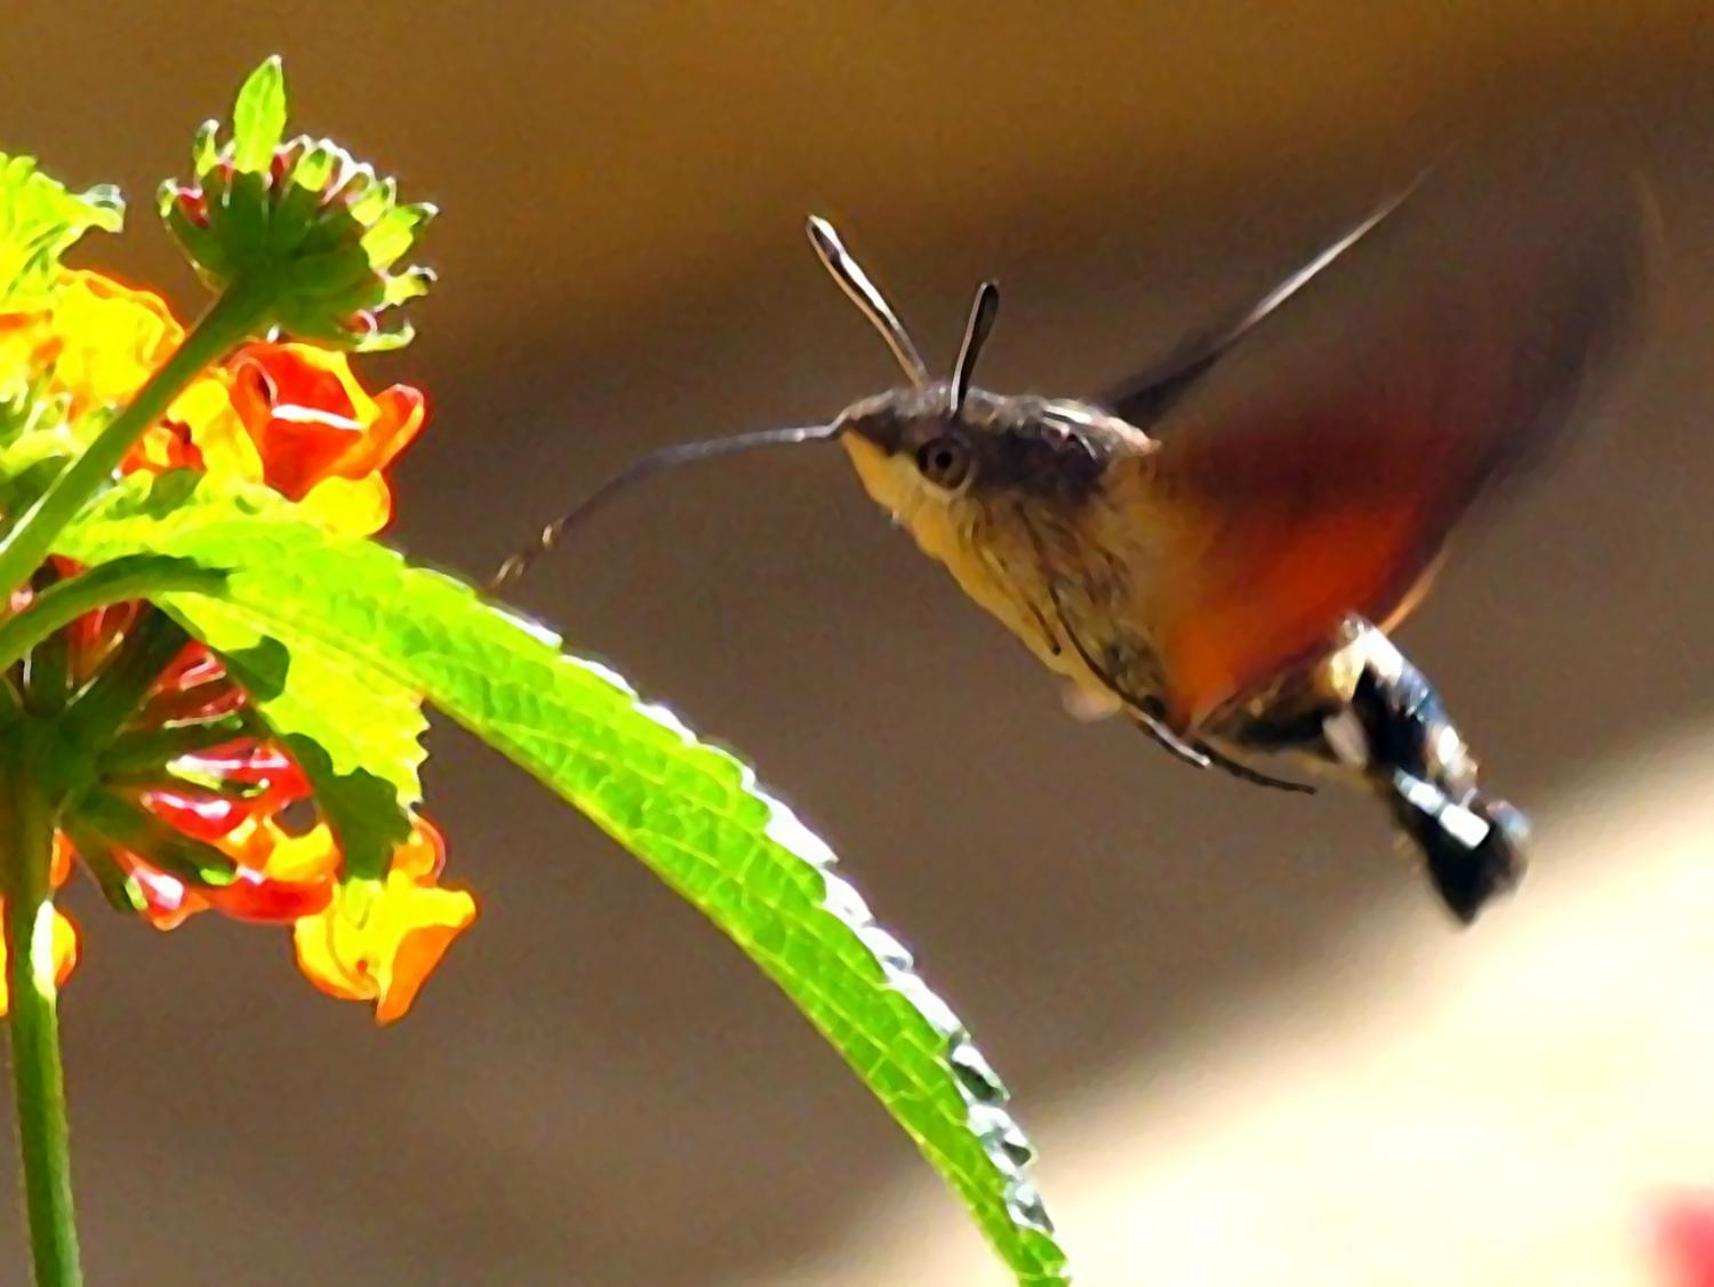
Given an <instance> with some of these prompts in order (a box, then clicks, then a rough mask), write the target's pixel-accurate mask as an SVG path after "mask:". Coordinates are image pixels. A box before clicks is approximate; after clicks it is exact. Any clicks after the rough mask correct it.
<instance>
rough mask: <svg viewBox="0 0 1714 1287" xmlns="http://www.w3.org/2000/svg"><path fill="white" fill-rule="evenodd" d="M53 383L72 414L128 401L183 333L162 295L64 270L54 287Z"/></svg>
mask: <svg viewBox="0 0 1714 1287" xmlns="http://www.w3.org/2000/svg"><path fill="white" fill-rule="evenodd" d="M52 325H53V331H54V334H55V336H56V338H57V339H58V340H59V343H60V348H59V352H58V354H57V355H56V357H55V359H54V372H53V383H54V385H55V386H57V387H58V388H60V389H63V390H65V391H66V392H68V393H70V394H71V398H72V414H73V415H77V414H80V413H82V412H84V411H87V410H90V409H93V408H96V407H102V406H106V405H108V404H110V403H121V402H125V401H127V400H128V399H129V398H130V397H131V395H132V394H133V393H135V392H136V391H137V390H138V389H139V388H141V387H142V384H143V381H145V380H147V379H148V378H149V376H150V375H151V374H153V373H154V371H155V368H156V367H158V366H160V365H161V364H162V363H163V362H165V361H166V360H167V358H168V357H169V356H171V354H172V352H173V350H174V349H176V348H177V347H178V346H179V342H180V341H181V340H183V339H184V328H183V327H181V326H180V325H179V324H178V323H177V322H176V321H174V320H173V315H172V313H171V312H169V311H168V309H167V306H166V304H165V302H164V301H162V299H161V298H160V296H158V295H154V294H151V293H150V292H148V291H141V290H132V289H131V288H130V287H128V286H125V285H122V284H121V283H119V282H116V281H114V280H112V279H111V278H108V277H103V276H102V275H101V274H99V273H92V272H66V273H63V274H62V275H61V277H60V281H59V283H58V285H57V287H56V289H55V292H54V305H53V323H52Z"/></svg>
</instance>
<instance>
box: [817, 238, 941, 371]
mask: <svg viewBox="0 0 1714 1287" xmlns="http://www.w3.org/2000/svg"><path fill="white" fill-rule="evenodd" d="M809 241H810V245H812V246H814V247H815V253H816V255H817V257H818V258H820V260H821V264H822V267H824V268H826V269H827V271H828V272H829V273H830V274H831V275H832V277H833V280H834V281H836V282H838V283H839V289H841V290H842V291H844V292H845V294H846V295H847V296H848V297H849V298H850V300H851V302H852V303H853V304H855V305H857V308H858V311H860V312H861V313H862V314H863V316H864V317H866V318H868V319H869V325H871V326H873V327H874V328H875V329H876V330H877V331H879V332H880V333H881V338H882V339H883V340H885V341H886V342H887V347H888V348H889V349H891V350H892V351H893V357H894V358H896V359H897V360H898V363H899V365H900V366H901V367H903V368H904V372H905V374H906V375H907V376H909V377H910V382H911V383H912V384H914V385H915V386H916V387H917V388H919V389H924V388H927V387H928V384H929V378H928V367H927V366H925V365H924V364H923V360H922V354H920V353H918V352H917V346H916V345H914V344H912V343H911V337H910V336H909V335H907V334H905V328H904V324H903V323H901V322H900V321H899V318H898V314H896V313H894V312H893V309H892V306H891V305H889V304H888V303H887V297H886V296H885V295H883V294H881V292H880V289H879V288H878V287H877V286H876V285H875V283H874V282H872V281H870V280H869V275H868V274H867V273H865V272H864V271H863V266H862V265H861V264H859V263H858V262H857V261H856V260H855V259H853V258H852V257H851V254H850V252H849V251H847V250H846V249H845V246H844V244H843V243H842V242H841V241H840V240H839V234H838V233H837V232H835V231H834V230H833V225H832V224H830V223H828V222H827V220H825V219H823V218H821V217H820V216H819V215H811V216H810V217H809Z"/></svg>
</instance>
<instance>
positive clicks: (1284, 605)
mask: <svg viewBox="0 0 1714 1287" xmlns="http://www.w3.org/2000/svg"><path fill="white" fill-rule="evenodd" d="M1496 177H1499V178H1500V179H1501V181H1500V182H1499V183H1497V184H1496V182H1495V179H1496ZM1442 178H1443V176H1442V175H1441V174H1439V173H1437V174H1436V175H1435V176H1434V178H1433V179H1432V180H1430V184H1429V188H1432V189H1433V190H1432V191H1430V190H1429V189H1428V188H1425V189H1424V190H1423V191H1422V192H1420V193H1419V194H1418V196H1417V197H1415V198H1414V199H1413V200H1411V201H1410V202H1408V203H1407V204H1406V205H1405V207H1404V208H1403V209H1402V210H1400V211H1399V212H1398V213H1397V214H1396V215H1394V216H1393V218H1391V219H1389V220H1387V221H1386V222H1385V223H1384V224H1382V225H1381V226H1380V227H1378V228H1376V229H1375V230H1374V231H1373V232H1370V233H1369V234H1368V235H1367V236H1366V237H1364V238H1363V241H1362V243H1361V244H1360V245H1358V246H1356V247H1355V248H1353V249H1351V250H1349V251H1347V253H1346V254H1345V255H1344V256H1343V257H1341V258H1340V259H1339V262H1338V264H1337V265H1336V266H1335V267H1334V268H1333V269H1332V270H1331V271H1329V272H1327V273H1324V274H1322V275H1321V276H1319V277H1317V278H1316V279H1315V281H1314V282H1313V283H1312V284H1310V285H1309V286H1308V287H1307V288H1305V289H1304V290H1303V291H1302V292H1301V293H1299V294H1294V295H1292V297H1291V299H1290V302H1289V305H1288V306H1285V307H1281V308H1279V309H1277V310H1272V309H1271V308H1270V309H1269V310H1267V315H1266V317H1265V318H1263V319H1262V320H1261V321H1260V322H1259V323H1258V324H1256V325H1254V326H1247V327H1246V331H1245V340H1244V343H1243V344H1241V345H1238V346H1237V347H1236V350H1235V351H1233V352H1231V353H1230V354H1229V355H1227V356H1220V360H1219V361H1218V363H1209V364H1206V366H1205V369H1207V372H1208V373H1207V374H1202V373H1201V371H1200V370H1199V371H1198V372H1197V373H1196V374H1198V375H1200V376H1201V379H1200V382H1198V383H1196V385H1195V387H1194V388H1192V389H1191V390H1189V393H1190V395H1191V396H1183V395H1182V392H1181V391H1180V390H1178V389H1176V388H1175V389H1174V390H1173V398H1172V399H1171V400H1170V402H1169V405H1171V408H1172V409H1171V410H1170V411H1169V412H1168V413H1167V414H1166V415H1165V416H1164V418H1163V419H1162V420H1161V421H1160V423H1158V424H1157V425H1153V426H1151V432H1153V433H1157V434H1158V436H1159V438H1160V440H1161V444H1162V445H1161V446H1160V448H1159V450H1158V451H1155V452H1153V453H1150V454H1149V455H1147V456H1144V457H1141V458H1139V459H1138V460H1136V461H1134V462H1127V463H1126V465H1125V466H1124V468H1125V469H1127V470H1129V471H1130V473H1131V474H1132V477H1131V478H1129V479H1127V480H1121V485H1130V486H1135V487H1138V488H1142V489H1145V490H1146V492H1147V494H1148V495H1149V496H1150V497H1152V498H1153V499H1154V501H1155V504H1156V505H1158V506H1164V507H1165V509H1166V512H1167V513H1168V514H1169V515H1171V517H1172V519H1173V522H1172V526H1171V531H1170V533H1169V535H1168V538H1167V541H1166V544H1165V548H1164V552H1163V558H1162V565H1161V567H1160V569H1159V571H1158V579H1157V580H1156V582H1155V584H1154V587H1153V593H1154V595H1155V596H1156V598H1155V602H1154V603H1153V604H1152V612H1151V616H1152V619H1153V620H1154V622H1155V623H1156V627H1157V630H1158V633H1159V638H1158V641H1157V642H1158V646H1159V650H1160V655H1161V661H1162V665H1163V668H1164V671H1165V676H1166V684H1167V690H1168V691H1167V699H1168V707H1169V710H1170V712H1171V715H1172V717H1173V720H1174V722H1175V724H1176V726H1177V727H1179V728H1181V729H1184V728H1190V727H1193V726H1194V725H1196V724H1197V723H1198V722H1200V721H1202V720H1203V719H1205V718H1206V717H1207V716H1208V715H1210V714H1211V713H1213V712H1214V711H1216V710H1218V709H1219V708H1221V707H1222V706H1224V705H1226V704H1228V703H1229V702H1231V701H1232V700H1234V699H1236V698H1239V697H1242V696H1243V695H1245V694H1247V693H1249V692H1252V691H1253V690H1255V689H1256V688H1258V687H1260V686H1262V685H1264V684H1266V683H1267V682H1268V681H1269V680H1271V679H1273V678H1275V677H1276V676H1278V675H1280V674H1282V673H1283V672H1285V671H1286V670H1288V669H1290V668H1292V667H1294V666H1297V665H1301V664H1303V663H1305V662H1307V661H1309V660H1312V659H1313V658H1314V657H1315V656H1316V655H1317V654H1318V653H1320V652H1324V651H1326V650H1327V649H1329V648H1330V647H1331V646H1332V644H1333V642H1334V640H1335V639H1336V637H1337V634H1338V631H1339V629H1340V626H1341V624H1342V623H1343V622H1344V621H1345V619H1346V617H1347V616H1348V615H1350V614H1353V613H1355V614H1359V615H1362V616H1365V617H1368V618H1369V619H1371V620H1374V621H1378V622H1387V621H1389V620H1390V619H1393V618H1396V617H1397V616H1400V615H1402V614H1403V612H1404V611H1405V610H1406V609H1408V607H1409V606H1410V604H1411V603H1412V602H1413V601H1414V597H1415V596H1414V591H1415V590H1416V589H1417V588H1418V587H1419V584H1420V583H1422V582H1423V581H1424V579H1425V577H1426V576H1427V575H1428V573H1429V572H1430V570H1431V569H1432V567H1433V566H1434V564H1435V562H1436V560H1437V559H1438V557H1439V555H1440V553H1441V550H1442V548H1443V546H1444V545H1445V543H1446V540H1447V537H1448V535H1449V533H1450V532H1451V530H1452V528H1453V527H1454V525H1455V524H1456V523H1457V522H1458V521H1459V519H1460V518H1461V517H1463V515H1464V514H1465V512H1466V511H1467V510H1468V508H1469V507H1470V505H1471V504H1472V502H1473V501H1475V500H1476V499H1477V498H1478V497H1479V496H1481V495H1483V494H1484V493H1485V492H1486V491H1487V490H1488V489H1489V487H1490V486H1491V485H1492V484H1493V483H1495V482H1496V481H1498V480H1499V479H1501V478H1503V477H1505V476H1506V475H1508V474H1509V473H1511V472H1512V471H1513V470H1515V469H1516V468H1517V467H1518V466H1519V465H1521V464H1523V463H1525V462H1526V461H1530V460H1533V459H1535V458H1536V457H1538V456H1539V455H1540V453H1541V452H1542V450H1543V449H1544V447H1546V446H1547V445H1549V444H1550V443H1551V442H1553V441H1554V439H1555V438H1556V437H1557V436H1558V434H1559V432H1560V430H1561V429H1562V428H1564V427H1565V426H1566V425H1567V423H1568V422H1569V421H1570V420H1571V419H1572V417H1573V412H1574V410H1575V409H1576V407H1577V405H1578V403H1579V401H1580V399H1581V397H1582V395H1583V394H1584V392H1585V390H1586V388H1587V386H1588V385H1589V384H1590V382H1591V381H1592V380H1593V379H1595V378H1596V377H1597V376H1598V375H1599V374H1601V373H1603V372H1606V371H1607V370H1608V369H1610V366H1611V360H1612V358H1613V357H1614V356H1615V354H1616V352H1617V350H1618V349H1619V347H1620V341H1621V340H1622V339H1624V338H1625V337H1626V336H1627V335H1628V334H1630V333H1631V332H1632V331H1633V330H1634V322H1635V320H1636V318H1637V315H1638V312H1639V304H1640V300H1641V294H1642V291H1641V285H1642V281H1643V276H1644V274H1643V263H1644V253H1643V252H1644V246H1645V241H1646V238H1645V236H1644V233H1645V231H1646V230H1647V228H1648V226H1649V223H1648V218H1647V212H1648V211H1649V209H1650V207H1649V206H1648V205H1647V203H1646V200H1645V194H1644V193H1643V192H1642V190H1641V188H1640V187H1639V185H1638V184H1636V183H1635V182H1634V181H1633V180H1632V179H1631V178H1630V177H1629V176H1622V175H1621V176H1614V175H1611V174H1603V175H1601V176H1599V177H1597V176H1596V175H1594V174H1592V173H1590V172H1588V171H1583V172H1579V173H1578V174H1575V175H1564V176H1557V179H1556V180H1554V181H1549V180H1545V179H1542V178H1536V177H1532V178H1528V179H1526V178H1524V177H1522V176H1520V175H1518V174H1516V173H1506V174H1505V175H1503V176H1496V174H1495V172H1494V170H1493V169H1492V168H1490V169H1488V170H1485V171H1482V172H1481V173H1479V174H1477V175H1466V176H1464V181H1463V182H1462V183H1460V182H1457V181H1453V182H1449V183H1445V184H1443V183H1442V182H1441V179H1442ZM1496 187H1498V188H1500V189H1503V191H1500V192H1498V193H1496V192H1495V191H1494V189H1495V188H1496ZM1349 240H1350V239H1348V241H1349ZM1324 258H1325V257H1324ZM1300 276H1301V274H1300ZM1275 294H1276V295H1278V294H1279V292H1275ZM1221 353H1222V354H1224V353H1225V350H1224V349H1222V350H1221ZM1216 356H1219V355H1216ZM1139 396H1140V397H1141V398H1142V399H1143V401H1140V402H1138V403H1137V405H1135V406H1132V407H1131V408H1130V409H1132V410H1137V409H1138V408H1139V407H1143V406H1144V404H1145V403H1146V398H1147V395H1146V390H1143V391H1139ZM1181 396H1182V401H1180V400H1179V399H1180V397H1181ZM1124 409H1125V408H1124V407H1123V406H1122V407H1121V412H1123V410H1124Z"/></svg>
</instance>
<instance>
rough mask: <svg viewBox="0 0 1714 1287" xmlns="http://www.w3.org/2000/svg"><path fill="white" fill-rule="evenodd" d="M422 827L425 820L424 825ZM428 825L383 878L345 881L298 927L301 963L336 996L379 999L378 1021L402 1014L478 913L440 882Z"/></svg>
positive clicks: (459, 893) (472, 902)
mask: <svg viewBox="0 0 1714 1287" xmlns="http://www.w3.org/2000/svg"><path fill="white" fill-rule="evenodd" d="M418 826H419V828H423V827H425V826H426V824H423V823H421V822H419V823H418ZM422 834H423V833H422V831H421V830H419V832H418V833H417V834H416V835H414V836H413V837H412V839H411V840H409V841H407V842H406V843H405V844H404V845H402V846H401V847H400V849H399V852H398V854H397V855H396V857H395V859H394V862H393V865H392V868H391V869H390V870H389V871H388V872H387V875H386V877H385V878H384V879H382V880H353V881H347V882H346V883H345V884H343V885H341V886H340V887H339V888H338V889H336V890H335V891H334V895H333V900H332V902H330V903H329V904H328V906H327V907H326V909H325V910H323V911H320V912H317V913H315V914H314V915H312V916H305V917H303V918H301V919H300V920H298V921H297V922H296V923H295V924H294V926H293V927H292V943H293V946H294V947H295V948H296V950H297V958H298V968H299V969H301V970H302V971H303V972H304V974H305V976H306V977H308V979H309V981H310V982H311V983H313V984H315V985H316V986H317V987H318V988H320V989H321V990H322V991H323V992H326V993H328V994H329V995H331V996H336V997H341V998H344V999H346V1000H352V1001H373V1002H375V1019H376V1022H378V1023H391V1022H393V1021H394V1020H395V1019H398V1018H400V1017H402V1016H403V1015H404V1014H405V1012H406V1011H407V1010H409V1009H410V1007H411V1002H412V1001H414V1000H415V999H416V995H417V992H418V991H419V990H420V989H421V988H422V985H423V983H424V982H425V981H426V980H427V979H428V976H429V975H430V973H432V972H433V970H434V968H435V966H437V965H438V964H440V959H441V957H443V956H444V955H446V951H447V949H448V948H449V947H451V946H452V941H453V940H454V939H455V938H457V937H458V935H459V934H460V933H462V932H463V931H464V930H465V929H466V928H467V927H468V926H469V925H470V923H471V922H472V921H474V920H475V919H476V900H475V899H474V898H472V897H471V896H470V895H469V894H467V893H465V892H464V891H463V890H455V889H441V888H439V887H438V886H437V885H435V883H434V878H435V875H436V872H437V870H438V866H439V864H438V862H434V863H432V864H426V865H425V861H424V857H423V855H424V854H425V852H431V853H434V854H436V855H437V856H438V840H436V841H434V842H433V843H429V842H427V841H426V840H424V839H421V838H420V837H422Z"/></svg>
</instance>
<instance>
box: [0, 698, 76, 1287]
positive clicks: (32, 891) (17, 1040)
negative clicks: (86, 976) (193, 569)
mask: <svg viewBox="0 0 1714 1287" xmlns="http://www.w3.org/2000/svg"><path fill="white" fill-rule="evenodd" d="M31 731H32V730H31V729H28V728H17V729H14V730H13V734H12V745H11V746H10V747H8V748H7V750H8V752H9V754H7V756H6V757H5V763H4V766H3V768H0V773H3V774H4V777H3V780H0V790H3V792H4V812H3V814H0V893H3V894H4V896H5V900H6V915H5V934H6V981H7V985H8V990H9V992H10V994H11V996H10V1002H11V1008H10V1010H9V1011H8V1014H7V1024H8V1026H9V1028H10V1029H11V1038H12V1092H13V1103H14V1110H15V1113H16V1116H17V1122H18V1147H19V1152H20V1154H21V1156H22V1159H23V1167H24V1200H25V1205H26V1208H27V1210H28V1213H29V1224H30V1251H31V1256H32V1258H33V1262H34V1265H35V1275H36V1283H37V1284H38V1287H62V1285H65V1284H76V1283H81V1282H82V1281H83V1271H82V1269H81V1268H80V1267H79V1264H78V1252H77V1223H76V1219H75V1217H74V1215H73V1211H72V1196H71V1150H70V1140H69V1133H68V1130H67V1126H66V1104H65V1074H64V1070H63V1068H62V1066H61V1063H60V1035H59V1012H58V1006H57V999H58V985H57V984H56V983H55V981H54V964H53V952H52V935H53V889H52V887H51V885H50V884H49V879H48V868H49V865H50V864H51V862H52V861H53V829H54V819H53V806H52V804H51V803H50V801H49V799H48V797H47V796H46V794H45V793H44V791H43V789H42V786H41V783H40V781H39V780H38V779H37V777H36V775H35V773H34V771H33V766H32V764H31V762H30V757H28V756H27V755H20V754H18V752H19V751H20V750H22V749H23V748H22V747H21V745H20V743H26V742H27V741H28V740H29V734H30V732H31Z"/></svg>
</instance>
